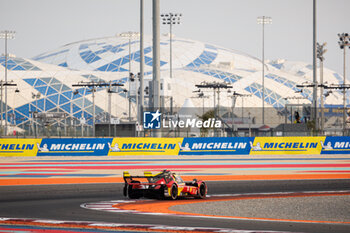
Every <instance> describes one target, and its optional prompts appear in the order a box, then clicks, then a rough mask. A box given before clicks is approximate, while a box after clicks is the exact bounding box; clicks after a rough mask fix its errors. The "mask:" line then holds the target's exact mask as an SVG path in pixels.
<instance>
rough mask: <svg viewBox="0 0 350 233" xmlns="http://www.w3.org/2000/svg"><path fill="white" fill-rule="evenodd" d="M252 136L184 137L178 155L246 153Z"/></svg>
mask: <svg viewBox="0 0 350 233" xmlns="http://www.w3.org/2000/svg"><path fill="white" fill-rule="evenodd" d="M253 141H254V138H253V137H245V138H243V137H227V138H184V140H183V142H182V145H181V147H180V151H179V155H248V154H249V151H250V144H251V143H252V142H253Z"/></svg>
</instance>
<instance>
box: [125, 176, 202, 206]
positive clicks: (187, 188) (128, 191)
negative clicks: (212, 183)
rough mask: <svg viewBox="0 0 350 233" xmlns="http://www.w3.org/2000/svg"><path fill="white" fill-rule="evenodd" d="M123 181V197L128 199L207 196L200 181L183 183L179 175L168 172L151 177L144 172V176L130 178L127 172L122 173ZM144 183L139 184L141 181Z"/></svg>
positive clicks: (173, 198)
mask: <svg viewBox="0 0 350 233" xmlns="http://www.w3.org/2000/svg"><path fill="white" fill-rule="evenodd" d="M123 178H124V181H125V186H124V190H123V191H124V192H123V194H124V196H126V197H129V198H130V199H137V198H141V197H146V198H157V199H172V200H175V199H177V198H178V197H194V198H201V199H202V198H205V197H206V195H207V185H206V184H205V182H204V181H202V180H196V179H194V180H193V181H191V182H184V181H183V180H182V178H181V177H180V176H179V175H176V174H175V173H172V172H171V171H169V170H163V171H162V172H160V173H158V174H155V175H152V173H151V172H147V171H145V172H144V176H131V175H130V174H129V172H126V171H125V172H124V174H123ZM143 180H144V182H141V181H143Z"/></svg>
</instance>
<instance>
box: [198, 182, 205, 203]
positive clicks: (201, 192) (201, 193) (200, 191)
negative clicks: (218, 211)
mask: <svg viewBox="0 0 350 233" xmlns="http://www.w3.org/2000/svg"><path fill="white" fill-rule="evenodd" d="M206 195H207V185H206V184H205V183H204V182H202V183H201V184H200V185H199V188H198V196H197V198H199V199H203V198H205V196H206Z"/></svg>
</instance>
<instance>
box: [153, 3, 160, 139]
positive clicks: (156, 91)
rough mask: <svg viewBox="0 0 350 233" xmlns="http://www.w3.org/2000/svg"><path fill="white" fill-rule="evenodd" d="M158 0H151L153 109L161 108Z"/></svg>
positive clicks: (156, 132) (157, 133) (155, 133)
mask: <svg viewBox="0 0 350 233" xmlns="http://www.w3.org/2000/svg"><path fill="white" fill-rule="evenodd" d="M159 11H160V1H159V0H153V6H152V15H153V25H152V31H153V79H152V82H153V88H152V92H153V111H155V110H156V109H159V108H161V107H162V106H161V104H160V14H159ZM161 135H162V133H161V131H160V130H155V131H154V136H155V137H161Z"/></svg>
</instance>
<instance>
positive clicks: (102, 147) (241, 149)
mask: <svg viewBox="0 0 350 233" xmlns="http://www.w3.org/2000/svg"><path fill="white" fill-rule="evenodd" d="M286 154H290V155H298V154H303V155H320V154H350V137H326V136H322V137H225V138H220V137H211V138H140V137H138V138H43V139H0V156H124V155H286Z"/></svg>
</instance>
